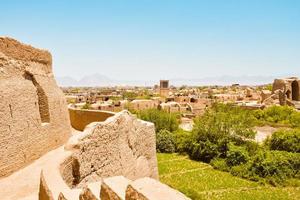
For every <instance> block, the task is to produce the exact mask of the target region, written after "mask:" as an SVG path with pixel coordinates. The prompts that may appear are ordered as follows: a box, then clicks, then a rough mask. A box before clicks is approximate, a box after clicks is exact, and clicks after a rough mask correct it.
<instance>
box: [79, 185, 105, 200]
mask: <svg viewBox="0 0 300 200" xmlns="http://www.w3.org/2000/svg"><path fill="white" fill-rule="evenodd" d="M101 184H102V182H100V181H99V182H94V183H90V184H89V185H88V186H87V187H85V188H83V190H82V192H81V194H80V196H79V200H100V190H101Z"/></svg>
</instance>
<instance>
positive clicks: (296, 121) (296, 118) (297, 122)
mask: <svg viewBox="0 0 300 200" xmlns="http://www.w3.org/2000/svg"><path fill="white" fill-rule="evenodd" d="M289 121H290V124H291V126H292V127H300V112H294V113H292V114H291V116H290V118H289Z"/></svg>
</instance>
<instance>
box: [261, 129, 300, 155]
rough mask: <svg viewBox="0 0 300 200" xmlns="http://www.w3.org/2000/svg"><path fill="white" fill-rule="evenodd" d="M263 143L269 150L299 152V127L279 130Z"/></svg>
mask: <svg viewBox="0 0 300 200" xmlns="http://www.w3.org/2000/svg"><path fill="white" fill-rule="evenodd" d="M265 144H266V145H267V146H268V147H269V148H270V149H271V150H280V151H288V152H295V153H300V129H293V130H279V131H277V132H275V133H273V135H272V136H271V138H269V139H268V140H267V141H266V142H265Z"/></svg>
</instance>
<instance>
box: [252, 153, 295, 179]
mask: <svg viewBox="0 0 300 200" xmlns="http://www.w3.org/2000/svg"><path fill="white" fill-rule="evenodd" d="M299 169H300V154H299V153H290V152H284V151H265V152H261V153H259V154H258V155H257V156H256V157H254V159H253V161H252V164H251V171H252V172H253V173H255V174H256V175H258V176H259V177H262V178H267V179H269V180H270V182H271V183H274V184H275V183H281V182H284V181H285V180H286V179H287V178H297V177H298V178H299Z"/></svg>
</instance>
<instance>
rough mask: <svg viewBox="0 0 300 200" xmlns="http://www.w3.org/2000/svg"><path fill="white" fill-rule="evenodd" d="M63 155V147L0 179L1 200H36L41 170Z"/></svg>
mask: <svg viewBox="0 0 300 200" xmlns="http://www.w3.org/2000/svg"><path fill="white" fill-rule="evenodd" d="M63 153H64V148H63V146H61V147H59V148H57V149H55V150H52V151H50V152H48V153H47V154H45V155H44V156H42V157H41V158H39V159H38V160H35V161H34V162H33V163H32V164H30V165H28V166H27V167H25V168H23V169H21V170H19V171H17V172H15V173H13V174H12V175H10V176H8V177H5V178H2V179H0V198H1V200H18V199H22V200H25V199H26V200H29V199H30V200H37V199H38V190H39V182H40V173H41V169H42V168H44V166H49V165H51V163H54V162H55V160H57V159H56V158H57V156H59V155H61V154H63Z"/></svg>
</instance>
